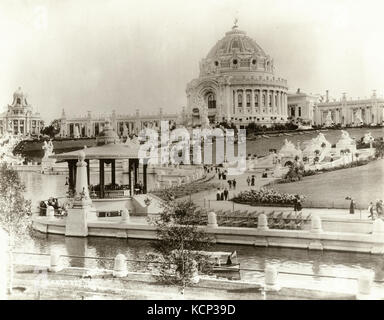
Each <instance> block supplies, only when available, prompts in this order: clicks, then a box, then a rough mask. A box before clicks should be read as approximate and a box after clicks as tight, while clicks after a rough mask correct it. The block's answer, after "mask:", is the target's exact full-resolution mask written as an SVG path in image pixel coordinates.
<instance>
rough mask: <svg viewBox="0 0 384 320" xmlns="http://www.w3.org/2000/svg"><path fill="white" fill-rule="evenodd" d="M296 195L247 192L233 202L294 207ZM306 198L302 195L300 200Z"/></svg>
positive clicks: (241, 193) (268, 190) (271, 191)
mask: <svg viewBox="0 0 384 320" xmlns="http://www.w3.org/2000/svg"><path fill="white" fill-rule="evenodd" d="M296 198H297V195H296V194H289V193H280V192H277V191H275V190H273V189H266V188H261V189H260V190H247V191H242V192H240V193H239V194H238V195H237V196H236V197H234V198H233V199H232V201H233V202H236V203H243V204H250V205H271V206H273V205H277V206H293V205H294V203H295V199H296ZM303 198H304V197H303V196H302V195H300V199H303Z"/></svg>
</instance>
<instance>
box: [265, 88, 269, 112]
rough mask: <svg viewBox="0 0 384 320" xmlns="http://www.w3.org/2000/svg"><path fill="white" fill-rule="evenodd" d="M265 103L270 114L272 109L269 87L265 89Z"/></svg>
mask: <svg viewBox="0 0 384 320" xmlns="http://www.w3.org/2000/svg"><path fill="white" fill-rule="evenodd" d="M265 105H266V111H267V114H268V115H269V114H270V110H269V90H268V89H266V90H265Z"/></svg>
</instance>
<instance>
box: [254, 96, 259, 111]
mask: <svg viewBox="0 0 384 320" xmlns="http://www.w3.org/2000/svg"><path fill="white" fill-rule="evenodd" d="M255 107H256V108H257V107H259V95H258V94H257V93H255Z"/></svg>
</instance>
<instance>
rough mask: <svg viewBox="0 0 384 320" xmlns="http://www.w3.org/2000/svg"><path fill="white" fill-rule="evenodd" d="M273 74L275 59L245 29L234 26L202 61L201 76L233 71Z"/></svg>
mask: <svg viewBox="0 0 384 320" xmlns="http://www.w3.org/2000/svg"><path fill="white" fill-rule="evenodd" d="M238 71H240V72H258V73H260V72H264V73H268V74H273V72H274V70H273V60H272V59H271V58H270V56H269V55H267V54H266V53H265V52H264V50H263V49H262V48H261V47H260V46H259V45H258V44H257V43H256V41H255V40H253V39H252V38H250V37H248V36H247V34H246V33H245V31H242V30H239V29H238V28H237V26H236V25H235V26H233V28H232V30H231V31H228V32H227V33H226V34H225V37H224V38H222V39H221V40H219V41H218V42H217V43H216V44H215V45H214V46H213V48H212V49H211V50H210V51H209V53H208V55H207V56H206V57H205V58H204V59H203V60H202V61H201V63H200V76H210V75H212V74H219V73H222V74H223V73H225V74H233V72H238Z"/></svg>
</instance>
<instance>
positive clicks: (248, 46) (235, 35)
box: [207, 27, 267, 59]
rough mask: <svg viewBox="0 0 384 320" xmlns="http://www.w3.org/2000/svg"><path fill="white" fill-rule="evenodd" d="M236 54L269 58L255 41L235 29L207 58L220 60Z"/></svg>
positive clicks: (226, 35) (217, 44) (228, 33)
mask: <svg viewBox="0 0 384 320" xmlns="http://www.w3.org/2000/svg"><path fill="white" fill-rule="evenodd" d="M234 53H241V54H249V55H257V56H263V57H267V55H266V54H265V52H264V51H263V49H262V48H261V47H260V46H259V45H258V44H257V43H256V41H255V40H253V39H252V38H250V37H248V36H247V35H246V33H245V31H241V30H239V29H237V27H233V29H232V30H231V31H228V32H227V33H226V34H225V37H224V38H222V39H221V40H219V41H218V42H217V43H216V45H215V46H214V47H213V48H212V49H211V51H209V53H208V55H207V58H208V59H214V58H220V57H222V56H227V55H233V54H234Z"/></svg>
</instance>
